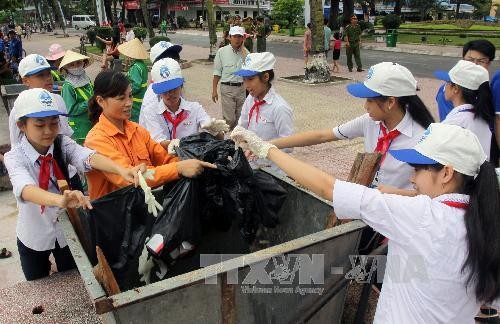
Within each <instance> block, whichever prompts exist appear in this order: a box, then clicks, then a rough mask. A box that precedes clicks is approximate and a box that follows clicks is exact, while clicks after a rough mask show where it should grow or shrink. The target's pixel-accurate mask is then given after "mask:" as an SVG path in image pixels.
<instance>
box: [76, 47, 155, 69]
mask: <svg viewBox="0 0 500 324" xmlns="http://www.w3.org/2000/svg"><path fill="white" fill-rule="evenodd" d="M85 47H86V48H87V53H92V54H97V55H102V52H101V50H100V49H99V47H97V46H91V45H87V46H85ZM125 58H126V56H124V55H120V59H121V60H122V61H123V60H125ZM144 63H146V65H152V64H151V61H150V60H149V59H146V60H144Z"/></svg>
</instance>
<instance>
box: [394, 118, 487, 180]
mask: <svg viewBox="0 0 500 324" xmlns="http://www.w3.org/2000/svg"><path fill="white" fill-rule="evenodd" d="M389 152H390V153H391V154H392V156H394V158H396V159H397V160H399V161H402V162H406V163H411V164H438V163H439V164H442V165H451V166H453V169H454V170H455V171H457V172H459V173H462V174H465V175H468V176H473V177H475V176H476V175H477V174H478V173H479V168H480V167H481V165H482V164H483V163H484V161H486V154H485V153H484V150H483V147H482V146H481V143H479V139H478V138H477V136H476V135H475V134H474V133H473V132H471V131H470V130H468V129H465V128H462V127H460V126H456V125H449V124H438V123H433V124H430V125H429V127H428V128H427V129H426V130H425V132H424V135H423V136H422V138H421V139H420V141H419V142H418V143H417V145H415V147H414V148H413V149H404V150H390V151H389Z"/></svg>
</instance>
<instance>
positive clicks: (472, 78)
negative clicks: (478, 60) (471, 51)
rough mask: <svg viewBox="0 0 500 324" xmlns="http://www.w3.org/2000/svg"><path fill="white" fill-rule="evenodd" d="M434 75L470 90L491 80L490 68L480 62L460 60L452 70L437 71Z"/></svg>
mask: <svg viewBox="0 0 500 324" xmlns="http://www.w3.org/2000/svg"><path fill="white" fill-rule="evenodd" d="M434 76H435V77H436V78H438V79H441V80H443V81H448V82H450V81H451V82H453V83H455V84H457V85H459V86H461V87H464V88H466V89H469V90H477V89H479V86H481V84H483V83H485V82H487V81H489V80H490V75H489V73H488V70H486V69H485V68H484V67H482V66H481V65H478V64H474V63H472V62H469V61H465V60H460V61H458V63H457V64H455V66H454V67H452V68H451V70H450V72H446V71H436V72H434Z"/></svg>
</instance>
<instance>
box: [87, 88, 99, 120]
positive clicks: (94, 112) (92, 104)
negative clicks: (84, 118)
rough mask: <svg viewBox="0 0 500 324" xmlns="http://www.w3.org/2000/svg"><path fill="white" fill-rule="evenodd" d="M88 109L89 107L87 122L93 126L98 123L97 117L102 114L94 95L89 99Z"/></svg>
mask: <svg viewBox="0 0 500 324" xmlns="http://www.w3.org/2000/svg"><path fill="white" fill-rule="evenodd" d="M88 107H89V120H90V122H91V123H92V125H95V124H97V122H98V121H99V117H100V116H101V114H102V108H101V106H99V104H98V103H97V100H96V97H95V95H93V96H92V97H91V98H90V99H89V103H88Z"/></svg>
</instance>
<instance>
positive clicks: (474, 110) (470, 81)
mask: <svg viewBox="0 0 500 324" xmlns="http://www.w3.org/2000/svg"><path fill="white" fill-rule="evenodd" d="M434 75H435V76H436V77H437V78H438V79H441V80H444V81H446V85H445V88H444V96H445V99H446V100H447V101H451V102H452V103H453V109H452V110H451V111H450V113H449V114H448V115H447V116H446V118H445V119H444V120H443V121H442V123H445V124H451V125H457V126H460V127H463V128H467V129H469V130H470V131H472V132H473V133H474V134H476V136H477V137H478V138H479V142H480V143H481V146H482V147H483V149H484V153H485V154H486V156H487V157H488V160H489V161H491V162H492V163H493V164H495V165H497V164H498V146H497V144H496V140H495V138H494V136H493V133H492V131H491V130H490V126H491V127H492V126H493V123H494V118H495V111H494V109H493V99H492V94H491V89H490V85H489V79H490V77H489V73H488V70H486V69H485V68H484V67H482V66H481V65H477V64H475V63H473V62H469V61H465V60H460V61H458V63H457V64H456V65H455V66H454V67H453V68H452V69H451V70H450V71H449V72H446V71H437V72H435V73H434Z"/></svg>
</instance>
